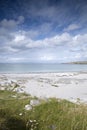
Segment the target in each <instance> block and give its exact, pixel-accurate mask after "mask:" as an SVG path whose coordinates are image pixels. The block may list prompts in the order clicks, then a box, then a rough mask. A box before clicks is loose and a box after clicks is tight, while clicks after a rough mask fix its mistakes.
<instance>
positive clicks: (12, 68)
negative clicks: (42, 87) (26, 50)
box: [0, 63, 87, 74]
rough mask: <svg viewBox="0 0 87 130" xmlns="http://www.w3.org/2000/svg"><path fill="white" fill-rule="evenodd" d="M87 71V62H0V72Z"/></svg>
mask: <svg viewBox="0 0 87 130" xmlns="http://www.w3.org/2000/svg"><path fill="white" fill-rule="evenodd" d="M50 72H54V73H60V72H87V64H57V63H55V64H52V63H51V64H48V63H0V73H11V74H12V73H50Z"/></svg>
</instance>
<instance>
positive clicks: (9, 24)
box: [0, 16, 24, 29]
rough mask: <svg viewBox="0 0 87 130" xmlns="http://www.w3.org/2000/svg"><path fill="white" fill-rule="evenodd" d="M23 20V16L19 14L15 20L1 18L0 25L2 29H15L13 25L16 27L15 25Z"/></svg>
mask: <svg viewBox="0 0 87 130" xmlns="http://www.w3.org/2000/svg"><path fill="white" fill-rule="evenodd" d="M23 22H24V17H23V16H19V17H18V19H17V20H13V19H10V20H8V19H3V20H2V21H1V22H0V27H2V28H4V29H15V27H17V25H19V24H21V23H23Z"/></svg>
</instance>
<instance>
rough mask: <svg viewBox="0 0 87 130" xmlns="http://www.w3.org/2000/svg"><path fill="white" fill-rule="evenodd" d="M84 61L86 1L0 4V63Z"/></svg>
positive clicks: (86, 56) (4, 1)
mask: <svg viewBox="0 0 87 130" xmlns="http://www.w3.org/2000/svg"><path fill="white" fill-rule="evenodd" d="M77 60H78V61H80V60H87V0H14V1H13V0H0V62H12V63H14V62H41V63H45V62H47V63H55V62H57V63H59V62H70V61H77Z"/></svg>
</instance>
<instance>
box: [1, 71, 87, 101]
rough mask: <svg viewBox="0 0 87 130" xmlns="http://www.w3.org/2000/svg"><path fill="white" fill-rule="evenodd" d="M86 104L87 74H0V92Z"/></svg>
mask: <svg viewBox="0 0 87 130" xmlns="http://www.w3.org/2000/svg"><path fill="white" fill-rule="evenodd" d="M5 89H9V90H12V91H17V92H25V93H28V94H30V95H31V96H36V97H38V98H44V99H45V98H61V99H67V100H70V101H73V102H75V101H77V100H78V99H80V101H82V102H87V72H68V73H30V74H0V90H5Z"/></svg>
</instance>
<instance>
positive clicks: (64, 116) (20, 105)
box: [0, 90, 87, 130]
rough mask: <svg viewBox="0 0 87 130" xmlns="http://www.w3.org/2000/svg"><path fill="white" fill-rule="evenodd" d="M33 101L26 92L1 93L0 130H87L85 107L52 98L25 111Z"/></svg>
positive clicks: (86, 108) (86, 111) (86, 109)
mask: <svg viewBox="0 0 87 130" xmlns="http://www.w3.org/2000/svg"><path fill="white" fill-rule="evenodd" d="M31 99H33V98H32V97H31V96H29V95H26V94H23V93H22V94H18V93H16V92H11V91H6V90H5V91H0V130H87V106H86V105H84V104H79V105H77V104H74V103H71V102H69V101H66V100H58V99H49V100H48V101H41V104H40V105H38V106H35V107H33V109H32V110H30V111H26V110H25V109H24V107H25V105H26V104H29V102H30V100H31ZM34 99H36V98H34ZM20 113H22V115H20Z"/></svg>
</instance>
